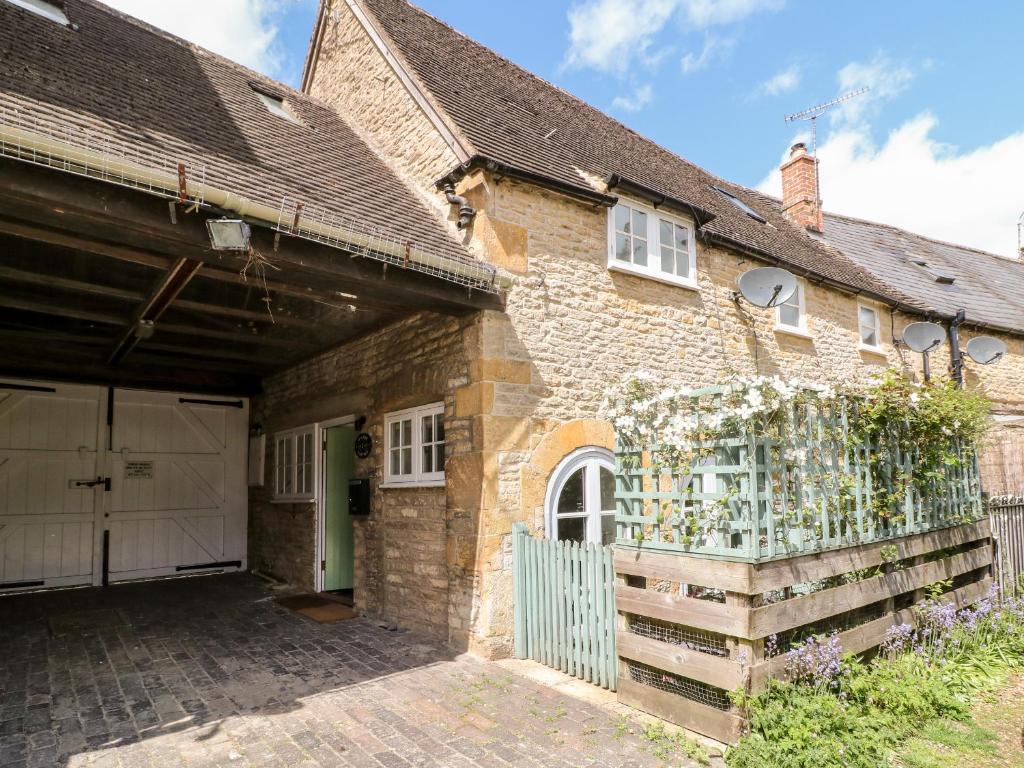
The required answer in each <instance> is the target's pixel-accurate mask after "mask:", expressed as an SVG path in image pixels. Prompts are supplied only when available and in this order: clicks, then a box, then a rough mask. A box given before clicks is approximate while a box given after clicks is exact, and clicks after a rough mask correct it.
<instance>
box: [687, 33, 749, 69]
mask: <svg viewBox="0 0 1024 768" xmlns="http://www.w3.org/2000/svg"><path fill="white" fill-rule="evenodd" d="M735 44H736V40H735V39H734V38H724V39H723V38H720V37H715V36H714V35H707V36H706V37H705V38H704V47H703V48H701V49H700V53H694V52H693V51H690V52H688V53H687V54H686V55H684V56H683V58H682V59H680V60H679V67H680V69H682V71H683V74H684V75H689V74H692V73H694V72H699V71H700V70H702V69H704V68H706V67H707V66H708V65H709V64H710V63H711V62H712V61H713V60H714V59H716V58H718V57H720V56H724V55H725V54H727V53H728V52H729V51H730V50H732V47H733V46H734V45H735Z"/></svg>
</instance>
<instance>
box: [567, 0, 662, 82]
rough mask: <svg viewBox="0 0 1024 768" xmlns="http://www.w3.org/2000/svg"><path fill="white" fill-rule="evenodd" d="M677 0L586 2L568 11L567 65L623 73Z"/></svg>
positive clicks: (645, 46) (659, 28) (645, 45)
mask: <svg viewBox="0 0 1024 768" xmlns="http://www.w3.org/2000/svg"><path fill="white" fill-rule="evenodd" d="M677 2H678V0H588V2H584V3H582V4H580V5H576V6H573V7H572V8H570V9H569V53H568V55H567V57H566V64H567V65H569V66H576V67H593V68H595V69H600V70H604V71H624V70H625V69H627V68H628V67H629V65H630V64H631V63H632V62H633V61H634V60H635V59H637V58H642V57H643V56H644V55H645V54H646V53H647V51H648V49H649V48H650V46H651V39H652V37H653V36H654V35H656V34H657V33H658V32H659V31H661V28H662V27H663V26H665V23H666V22H667V21H668V20H669V19H670V18H671V17H672V14H673V13H674V12H675V9H676V5H677Z"/></svg>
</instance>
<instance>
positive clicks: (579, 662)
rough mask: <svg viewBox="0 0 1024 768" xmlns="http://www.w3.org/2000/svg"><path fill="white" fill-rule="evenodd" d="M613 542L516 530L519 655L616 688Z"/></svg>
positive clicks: (522, 527)
mask: <svg viewBox="0 0 1024 768" xmlns="http://www.w3.org/2000/svg"><path fill="white" fill-rule="evenodd" d="M612 551H613V550H612V547H610V546H605V547H602V546H599V545H597V544H578V543H576V542H569V541H554V540H551V539H536V538H534V537H532V536H530V534H529V532H528V529H527V527H526V525H524V524H523V523H516V524H515V526H514V527H513V529H512V579H513V582H514V585H515V593H514V594H515V603H514V610H515V655H516V658H519V659H533V660H534V661H537V662H540V663H541V664H545V665H547V666H549V667H553V668H554V669H559V670H561V671H562V672H565V673H566V674H568V675H573V676H574V677H578V678H580V679H581V680H586V681H587V682H589V683H594V684H595V685H600V686H601V687H602V688H608V689H610V690H613V691H614V690H615V679H616V675H617V664H616V655H615V626H616V616H615V566H614V564H613V562H612Z"/></svg>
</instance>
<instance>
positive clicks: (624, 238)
mask: <svg viewBox="0 0 1024 768" xmlns="http://www.w3.org/2000/svg"><path fill="white" fill-rule="evenodd" d="M615 258H616V259H619V260H620V261H629V236H628V235H623V234H622V233H620V232H616V233H615Z"/></svg>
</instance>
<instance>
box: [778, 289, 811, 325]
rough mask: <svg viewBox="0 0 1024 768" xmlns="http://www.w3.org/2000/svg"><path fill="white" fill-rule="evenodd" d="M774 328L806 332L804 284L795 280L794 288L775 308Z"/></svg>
mask: <svg viewBox="0 0 1024 768" xmlns="http://www.w3.org/2000/svg"><path fill="white" fill-rule="evenodd" d="M775 312H776V315H775V322H776V325H775V328H776V330H779V331H788V332H790V333H800V334H806V333H807V306H806V302H805V299H804V284H803V283H802V282H800V281H799V280H798V281H797V284H796V290H795V291H793V295H792V296H790V297H789V299H787V300H786V301H785V302H784V303H782V304H780V305H779V306H778V307H777V308H776V310H775Z"/></svg>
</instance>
